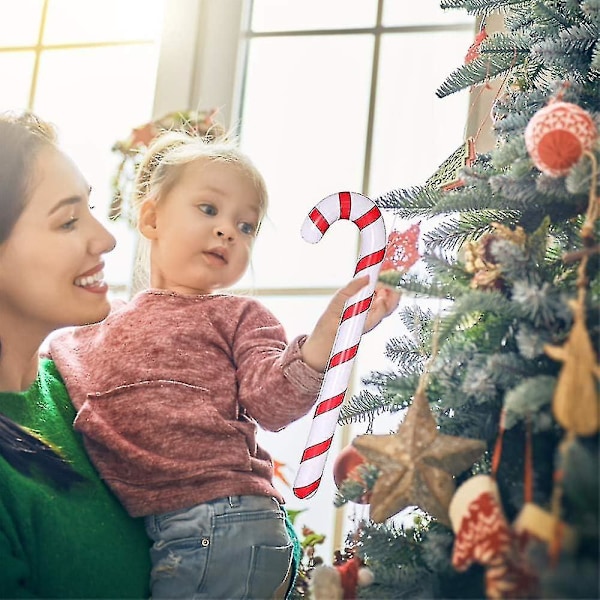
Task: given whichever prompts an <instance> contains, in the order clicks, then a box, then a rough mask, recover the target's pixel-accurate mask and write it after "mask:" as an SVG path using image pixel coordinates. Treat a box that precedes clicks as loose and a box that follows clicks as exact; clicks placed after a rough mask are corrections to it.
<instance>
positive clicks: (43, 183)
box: [0, 147, 115, 336]
mask: <svg viewBox="0 0 600 600" xmlns="http://www.w3.org/2000/svg"><path fill="white" fill-rule="evenodd" d="M88 203H89V186H88V184H87V182H86V181H85V179H84V177H83V176H82V174H81V172H80V171H79V169H78V168H77V167H76V166H75V164H74V163H73V162H72V161H71V160H70V159H69V158H68V157H67V156H66V155H65V154H63V153H62V152H61V151H60V150H58V149H56V148H54V147H46V148H44V149H42V150H40V152H39V153H38V155H37V157H36V161H35V165H34V167H33V171H32V174H31V178H30V182H29V200H28V201H27V204H26V206H25V208H24V210H23V212H22V213H21V216H20V217H19V219H18V221H17V222H16V224H15V227H14V229H13V230H12V232H11V234H10V237H9V238H8V239H7V240H6V241H5V242H4V243H3V244H0V318H1V319H2V321H3V327H5V326H6V324H7V323H9V324H10V323H12V324H13V326H18V327H21V328H22V330H23V333H25V332H35V333H38V334H40V335H42V336H45V335H47V334H48V333H50V332H51V331H54V330H55V329H57V328H59V327H64V326H68V325H82V324H85V323H93V322H97V321H99V320H101V319H103V318H104V317H105V316H106V315H107V314H108V311H109V308H110V307H109V303H108V299H107V295H106V293H107V286H106V284H105V283H104V281H103V272H102V269H103V266H104V263H103V262H102V254H103V253H105V252H109V251H110V250H112V248H113V247H114V244H115V240H114V238H113V236H112V235H111V234H110V233H109V232H108V231H106V229H104V227H103V226H102V225H100V223H99V222H98V221H97V220H96V219H95V218H94V217H93V216H92V214H91V212H90V207H89V205H88Z"/></svg>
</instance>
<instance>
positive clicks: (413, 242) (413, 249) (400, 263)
mask: <svg viewBox="0 0 600 600" xmlns="http://www.w3.org/2000/svg"><path fill="white" fill-rule="evenodd" d="M420 232H421V223H420V222H419V223H414V224H413V225H411V226H410V227H409V228H408V229H406V230H405V231H392V232H391V233H390V235H389V236H388V239H387V244H386V248H385V255H384V257H383V262H382V263H381V271H380V275H383V274H384V273H387V272H389V271H392V272H399V273H406V271H408V269H410V268H411V267H412V266H413V265H414V264H415V263H416V262H417V261H418V260H419V258H421V257H420V255H419V247H418V244H419V234H420Z"/></svg>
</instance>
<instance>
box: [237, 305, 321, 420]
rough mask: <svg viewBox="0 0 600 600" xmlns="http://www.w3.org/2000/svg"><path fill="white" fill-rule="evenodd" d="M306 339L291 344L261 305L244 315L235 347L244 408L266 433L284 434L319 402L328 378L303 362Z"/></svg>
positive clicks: (300, 338)
mask: <svg viewBox="0 0 600 600" xmlns="http://www.w3.org/2000/svg"><path fill="white" fill-rule="evenodd" d="M305 339H306V336H299V337H297V338H295V339H294V340H292V342H291V343H290V344H288V343H287V342H286V337H285V332H284V330H283V327H282V325H281V323H279V321H278V320H277V319H276V317H275V316H274V315H273V314H272V313H271V312H270V311H268V309H266V308H265V307H264V306H262V305H260V304H259V303H252V304H249V305H248V306H247V308H246V310H244V311H243V313H242V315H241V318H240V320H239V323H238V325H237V330H236V335H235V339H234V343H233V353H234V360H235V363H236V368H237V379H238V386H239V399H240V405H241V406H242V407H243V408H244V409H245V410H246V411H247V412H248V414H249V415H250V416H251V417H252V418H253V419H255V420H256V421H257V422H258V423H259V425H260V426H261V427H263V428H264V429H267V430H269V431H278V430H280V429H283V428H284V427H286V426H287V425H289V424H290V423H292V422H294V421H296V420H297V419H299V418H300V417H303V416H304V415H305V414H306V413H307V412H308V411H309V410H310V409H311V408H312V406H313V404H314V403H315V401H316V399H317V395H318V393H319V389H320V387H321V383H322V381H323V374H322V373H319V372H318V371H315V370H314V369H312V368H311V367H309V366H308V365H307V364H306V363H304V362H303V360H302V353H301V348H302V344H303V343H304V341H305Z"/></svg>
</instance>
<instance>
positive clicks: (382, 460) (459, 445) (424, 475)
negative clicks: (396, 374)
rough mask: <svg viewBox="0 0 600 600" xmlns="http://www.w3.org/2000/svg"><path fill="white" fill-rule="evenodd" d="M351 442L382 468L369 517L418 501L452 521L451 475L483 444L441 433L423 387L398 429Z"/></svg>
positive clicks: (446, 521) (383, 516)
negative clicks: (449, 511)
mask: <svg viewBox="0 0 600 600" xmlns="http://www.w3.org/2000/svg"><path fill="white" fill-rule="evenodd" d="M352 443H353V444H354V446H356V448H357V449H358V450H359V452H360V453H361V454H362V455H363V456H364V457H365V458H366V459H367V461H368V462H369V463H372V464H374V465H375V466H377V467H378V468H379V469H380V473H379V477H378V478H377V481H376V483H375V486H374V487H373V491H372V494H371V508H370V511H371V512H370V517H371V519H372V520H373V521H375V522H377V523H383V522H384V521H385V520H386V519H388V518H389V517H391V516H393V515H395V514H396V513H398V512H400V511H401V510H402V509H404V508H406V507H408V506H418V507H419V508H421V509H423V510H424V511H426V512H427V513H429V514H430V515H431V516H433V517H435V518H436V519H438V521H440V522H441V523H444V524H446V525H450V519H449V517H448V506H449V504H450V500H451V499H452V496H453V494H454V491H455V488H456V486H455V483H454V478H453V476H454V475H458V474H459V473H462V472H463V471H464V470H465V469H467V468H468V467H470V466H471V465H472V464H473V463H474V462H475V461H476V460H477V459H478V458H479V457H480V456H481V455H482V454H483V452H484V451H485V449H486V445H485V443H484V442H482V441H480V440H474V439H468V438H460V437H453V436H449V435H443V434H441V433H440V432H439V431H438V429H437V426H436V422H435V419H434V417H433V415H432V414H431V409H430V407H429V402H428V400H427V397H426V396H425V394H424V393H423V392H421V391H417V393H416V394H415V397H414V400H413V403H412V405H411V406H410V407H409V409H408V410H407V412H406V417H405V419H404V421H403V422H402V423H401V424H400V426H399V427H398V430H397V432H396V433H393V434H391V435H360V436H358V437H356V438H355V439H354V440H353V442H352Z"/></svg>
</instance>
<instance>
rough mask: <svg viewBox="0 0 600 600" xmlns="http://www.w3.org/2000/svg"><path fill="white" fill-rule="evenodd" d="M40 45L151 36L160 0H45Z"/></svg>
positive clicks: (159, 15) (155, 29) (158, 17)
mask: <svg viewBox="0 0 600 600" xmlns="http://www.w3.org/2000/svg"><path fill="white" fill-rule="evenodd" d="M48 1H49V4H48V14H47V17H46V28H45V31H44V44H66V43H83V42H85V43H89V42H110V41H121V40H133V39H138V40H140V39H154V38H155V37H157V34H158V30H159V27H160V24H161V18H162V7H163V4H164V0H126V1H124V0H103V1H102V2H87V1H86V2H82V1H81V0H48Z"/></svg>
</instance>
